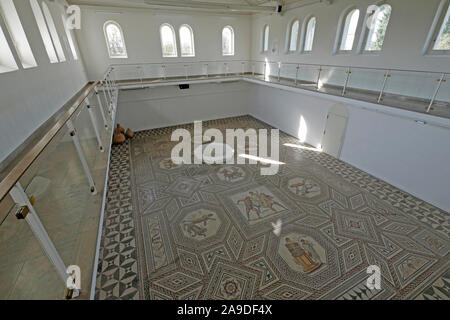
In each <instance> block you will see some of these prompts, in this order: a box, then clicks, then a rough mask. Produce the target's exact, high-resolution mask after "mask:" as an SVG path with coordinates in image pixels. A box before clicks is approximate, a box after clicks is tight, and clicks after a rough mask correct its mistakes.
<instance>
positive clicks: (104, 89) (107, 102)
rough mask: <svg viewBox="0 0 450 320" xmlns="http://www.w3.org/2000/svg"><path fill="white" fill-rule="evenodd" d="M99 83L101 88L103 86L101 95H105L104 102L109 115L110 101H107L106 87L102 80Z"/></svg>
mask: <svg viewBox="0 0 450 320" xmlns="http://www.w3.org/2000/svg"><path fill="white" fill-rule="evenodd" d="M101 84H102V88H103V96H104V97H105V103H106V105H107V107H108V113H109V114H110V115H111V102H110V101H108V96H107V94H106V88H105V85H104V82H103V81H101ZM111 119H112V118H111Z"/></svg>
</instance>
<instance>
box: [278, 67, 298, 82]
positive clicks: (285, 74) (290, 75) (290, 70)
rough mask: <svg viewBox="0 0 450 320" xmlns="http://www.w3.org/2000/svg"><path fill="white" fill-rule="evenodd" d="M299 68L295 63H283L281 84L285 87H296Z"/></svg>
mask: <svg viewBox="0 0 450 320" xmlns="http://www.w3.org/2000/svg"><path fill="white" fill-rule="evenodd" d="M297 66H298V64H295V63H282V64H281V66H280V67H281V68H280V83H281V84H285V85H290V86H292V85H295V78H296V77H297V76H298V75H297Z"/></svg>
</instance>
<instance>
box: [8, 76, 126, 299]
mask: <svg viewBox="0 0 450 320" xmlns="http://www.w3.org/2000/svg"><path fill="white" fill-rule="evenodd" d="M103 83H104V84H105V86H103V89H104V90H106V91H105V92H103V90H99V91H98V95H97V94H96V93H95V92H96V90H94V88H92V87H91V88H90V92H89V94H88V97H87V98H86V99H84V101H83V102H82V103H81V104H80V105H79V106H77V107H76V108H77V109H76V111H75V112H73V113H72V110H69V111H70V112H71V114H70V117H69V118H66V115H67V114H68V113H64V116H63V117H62V118H61V119H59V121H57V122H55V124H54V126H53V127H52V128H51V130H48V132H47V134H49V133H50V132H52V131H53V130H55V134H54V135H53V136H52V138H51V140H49V141H47V142H46V143H45V144H43V145H45V147H42V150H40V152H39V153H36V154H37V155H36V156H35V158H34V159H33V161H32V162H30V164H29V165H28V166H27V167H26V170H25V171H23V172H21V173H20V175H19V177H18V179H17V180H11V181H10V179H7V178H5V179H3V180H2V181H1V183H2V188H1V189H3V187H4V186H6V185H7V184H8V187H6V188H9V187H12V189H11V191H10V192H9V193H8V194H6V195H5V196H4V195H3V194H2V197H3V196H4V197H3V199H2V200H1V201H0V283H1V286H0V299H64V298H65V297H66V295H67V294H68V293H71V292H70V291H68V290H67V286H66V281H67V278H69V273H68V270H67V268H68V267H70V266H77V268H78V267H79V270H80V273H78V272H76V273H74V277H75V282H76V283H79V288H80V289H81V290H80V292H79V294H80V296H79V297H80V298H82V299H88V298H89V297H90V293H91V292H90V291H91V281H92V274H93V270H94V266H95V252H96V245H97V235H98V229H99V222H100V217H101V213H102V203H103V196H104V190H105V178H106V173H107V165H108V155H109V152H110V142H111V135H112V130H113V128H112V123H113V118H112V117H113V115H114V110H112V112H111V113H110V112H109V109H110V108H112V109H115V103H116V95H117V93H116V92H115V90H114V89H113V86H114V83H113V81H112V79H109V80H108V81H105V82H103ZM107 83H108V87H107V86H106V84H107ZM96 89H97V88H96ZM107 89H110V90H107ZM72 108H73V107H72ZM69 111H67V112H69ZM61 125H62V126H61ZM40 141H43V140H40ZM100 146H102V149H101V148H100ZM32 150H34V149H32ZM19 164H20V162H19ZM16 167H18V165H16V166H15V167H14V169H15V168H16ZM4 176H5V175H3V174H2V177H4ZM19 218H20V219H19ZM71 294H74V295H75V296H76V295H77V292H76V291H75V292H72V293H71Z"/></svg>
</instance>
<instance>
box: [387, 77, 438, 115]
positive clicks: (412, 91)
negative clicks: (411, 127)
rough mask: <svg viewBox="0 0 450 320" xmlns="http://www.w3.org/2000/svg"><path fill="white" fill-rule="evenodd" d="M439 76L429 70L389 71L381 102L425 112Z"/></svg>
mask: <svg viewBox="0 0 450 320" xmlns="http://www.w3.org/2000/svg"><path fill="white" fill-rule="evenodd" d="M438 78H439V75H438V74H434V73H428V72H411V71H389V76H388V79H387V81H386V86H385V89H384V92H383V96H382V99H381V101H380V103H382V104H386V105H392V106H395V107H399V108H404V109H409V110H413V111H418V112H425V111H426V109H427V107H428V102H429V101H430V99H431V97H432V96H433V93H434V92H435V88H436V85H437V81H436V79H438Z"/></svg>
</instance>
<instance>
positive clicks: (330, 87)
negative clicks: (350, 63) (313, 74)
mask: <svg viewBox="0 0 450 320" xmlns="http://www.w3.org/2000/svg"><path fill="white" fill-rule="evenodd" d="M347 75H348V69H347V68H344V67H334V66H322V68H321V71H320V79H319V82H318V85H317V88H318V90H319V91H320V92H324V93H328V94H333V95H342V91H343V89H344V86H345V85H346V81H347Z"/></svg>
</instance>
